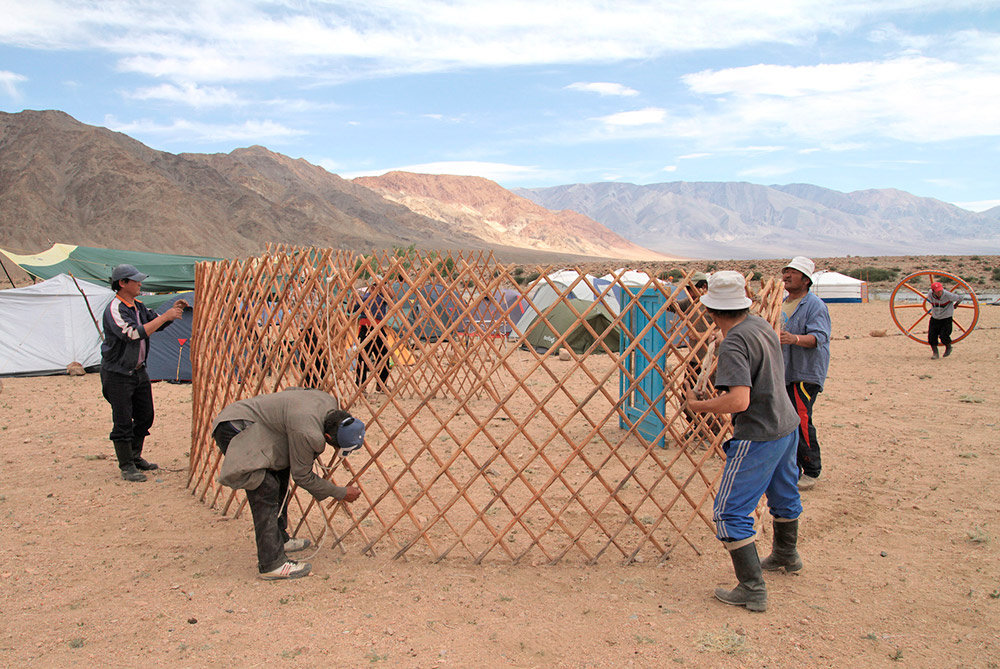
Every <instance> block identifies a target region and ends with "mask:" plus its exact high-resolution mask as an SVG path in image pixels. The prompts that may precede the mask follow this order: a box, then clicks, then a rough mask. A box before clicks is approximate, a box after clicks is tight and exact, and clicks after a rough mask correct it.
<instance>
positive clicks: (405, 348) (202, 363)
mask: <svg viewBox="0 0 1000 669" xmlns="http://www.w3.org/2000/svg"><path fill="white" fill-rule="evenodd" d="M539 272H540V278H539V279H537V280H536V281H534V282H531V283H529V284H527V285H524V286H523V287H522V286H518V284H517V283H516V282H515V281H514V279H515V277H514V276H513V275H511V274H510V272H509V269H508V268H507V267H505V266H504V265H502V264H500V263H498V262H497V261H496V260H495V259H494V258H493V257H492V255H490V254H487V253H482V252H471V253H470V252H465V253H446V254H437V253H421V252H414V251H412V250H411V251H404V252H400V251H396V252H388V251H387V252H379V253H375V254H373V255H370V256H361V255H357V254H355V253H349V252H341V251H331V250H318V249H292V248H285V247H274V248H270V249H269V250H268V252H267V253H265V254H264V255H263V256H262V257H260V258H252V259H250V260H246V261H226V262H216V263H203V264H199V266H198V269H197V287H196V291H197V293H198V300H197V307H196V309H195V316H194V325H193V333H194V335H193V337H192V367H193V376H194V379H193V384H194V399H193V402H194V406H193V417H194V418H193V433H192V448H191V457H190V474H189V482H188V485H189V488H190V489H191V490H192V492H193V493H194V494H195V495H196V496H197V497H198V498H199V499H201V500H203V501H205V502H206V503H208V504H210V505H212V506H213V507H215V508H219V509H220V510H221V511H222V512H223V513H227V514H233V515H236V516H238V515H240V514H241V512H242V511H243V510H244V507H245V504H246V499H245V496H244V495H243V493H242V491H234V490H231V489H229V488H226V487H224V486H221V485H219V484H218V483H217V482H216V480H215V479H216V476H217V474H218V468H219V465H220V461H221V457H222V456H221V453H220V452H219V451H218V449H217V448H216V447H215V445H214V442H213V441H212V440H211V437H210V434H209V432H210V426H211V422H212V419H213V418H214V416H215V415H216V414H218V412H219V411H220V410H221V409H222V408H223V407H224V406H226V405H227V404H229V403H230V402H233V401H235V400H238V399H241V398H244V397H249V396H253V395H257V394H260V393H269V392H276V391H279V390H282V389H284V388H287V387H291V386H307V387H314V388H320V389H323V390H325V391H327V392H330V393H332V394H335V395H336V396H337V397H338V398H340V400H341V401H342V403H343V405H344V406H345V407H347V408H349V410H350V411H351V412H352V413H353V414H354V415H356V416H358V417H359V418H361V419H362V420H364V421H365V422H366V423H367V425H368V432H367V437H366V444H365V448H364V449H362V450H360V451H358V452H356V453H354V454H352V455H351V456H350V457H349V458H348V459H336V460H334V458H333V457H332V449H328V451H327V453H326V454H324V456H323V457H321V459H320V462H319V465H321V466H324V467H325V468H326V469H325V471H326V476H327V477H328V478H329V479H330V480H332V481H334V482H335V483H337V484H338V485H347V484H348V483H350V484H352V485H357V486H359V487H360V488H361V490H362V497H361V498H360V499H359V500H358V501H357V502H355V503H354V504H343V503H339V502H335V501H330V500H326V501H324V502H322V503H317V502H316V501H315V500H314V499H313V498H312V497H311V496H310V495H309V494H308V493H307V492H305V491H300V490H298V489H296V488H294V487H293V490H292V494H291V498H290V502H289V531H290V532H291V533H292V534H293V535H297V536H307V537H310V538H312V539H313V540H314V541H319V542H321V543H322V545H324V546H332V547H335V548H338V549H339V550H356V551H363V552H372V553H374V552H377V551H389V552H390V553H391V554H392V555H393V556H394V557H403V556H421V557H423V558H425V559H433V560H441V559H443V558H445V557H447V556H450V555H451V556H454V555H465V556H468V558H469V559H472V560H473V561H475V562H477V563H478V562H480V561H482V560H484V559H491V560H493V559H501V560H509V561H512V562H519V561H521V560H530V561H531V562H539V561H542V562H556V561H559V560H561V559H563V558H565V557H567V556H574V557H575V558H576V559H584V560H586V561H597V560H598V559H600V558H601V557H602V556H603V555H605V554H606V553H607V552H609V550H610V552H611V553H613V554H619V555H621V556H622V558H623V559H624V561H625V562H631V561H655V560H663V559H666V558H667V556H669V555H670V553H671V551H672V550H673V548H674V547H675V546H677V545H679V544H682V543H683V544H687V545H689V546H690V547H691V548H693V549H694V550H695V551H696V552H699V553H700V551H701V549H700V546H701V545H703V544H704V542H705V541H706V540H710V539H711V537H712V532H713V525H712V521H711V501H712V498H713V495H714V491H715V488H716V485H717V482H718V479H719V477H720V475H721V462H722V459H721V458H722V453H721V448H720V447H721V444H722V442H723V441H724V440H725V439H726V438H727V437H728V433H729V431H730V425H729V423H728V418H723V419H721V420H720V419H719V418H717V417H711V416H704V415H702V416H692V415H686V414H685V412H684V410H683V408H682V404H683V397H684V394H685V392H686V390H687V388H688V387H689V386H690V385H691V384H692V383H693V382H694V377H695V376H696V373H695V374H693V373H692V371H693V370H697V368H698V366H699V365H700V361H701V360H702V359H703V358H704V355H705V351H706V350H707V347H708V342H709V339H710V338H711V337H712V335H713V333H714V326H712V325H711V324H710V323H709V322H708V321H703V320H701V318H702V316H701V311H700V308H699V307H697V306H696V307H694V308H691V307H689V306H688V305H687V303H685V302H684V301H683V300H682V299H681V298H683V296H685V295H687V294H688V292H689V291H690V290H693V289H692V288H691V287H690V284H689V279H682V280H680V281H679V282H678V283H677V284H671V283H666V282H661V281H656V280H653V281H651V282H650V283H649V284H648V285H647V286H645V287H635V286H631V287H630V286H626V285H625V284H624V283H623V282H622V281H621V280H620V279H618V280H615V281H613V282H612V283H611V284H610V285H608V284H605V283H603V282H593V281H591V279H590V278H588V277H586V276H584V275H581V276H579V278H578V279H576V280H575V281H574V283H573V284H572V285H569V286H565V285H561V284H559V285H556V284H554V283H552V281H551V280H550V279H548V278H547V277H548V270H545V269H541V268H540V269H539ZM541 284H549V285H551V286H552V287H553V289H554V290H555V291H556V292H557V293H558V294H559V295H560V296H563V297H565V296H567V295H569V294H570V293H571V292H573V293H575V294H577V295H579V294H581V293H591V294H592V295H596V296H597V299H596V300H594V301H593V302H590V301H584V302H573V303H571V304H572V305H574V306H571V307H570V309H571V310H572V313H574V314H576V315H577V316H579V317H580V325H579V326H578V327H579V328H583V330H582V334H583V336H582V337H577V336H576V335H573V337H574V342H575V345H576V346H577V347H578V348H580V349H581V350H579V351H575V350H573V349H572V348H569V347H567V346H565V342H566V341H567V337H568V336H570V333H571V331H567V332H566V334H563V335H562V336H560V337H559V339H558V340H557V341H556V342H555V345H554V346H553V347H552V348H549V349H548V350H547V351H545V352H537V351H536V349H535V348H531V347H526V346H522V344H523V343H524V342H525V341H526V339H525V338H526V337H527V336H528V335H529V334H530V333H531V331H532V330H533V329H534V328H535V327H541V326H542V324H548V323H549V320H548V319H549V318H550V317H552V318H554V316H553V314H554V313H555V311H554V310H555V305H551V306H546V305H543V304H542V303H538V304H536V303H535V301H534V298H533V295H536V294H537V291H536V288H537V287H538V286H539V285H541ZM365 287H367V288H368V289H369V290H371V291H382V294H383V295H385V296H388V297H389V300H388V303H389V306H388V310H387V313H386V314H385V318H383V319H382V320H381V322H380V323H379V324H378V325H377V326H375V328H374V329H373V330H372V331H371V332H370V334H369V336H368V337H367V338H366V339H365V340H364V341H358V332H359V329H358V319H359V317H361V316H364V315H366V313H367V309H368V308H369V307H368V306H365V305H367V304H369V303H370V302H364V301H361V300H359V299H358V292H357V291H358V290H359V289H362V288H365ZM501 289H508V290H509V289H515V290H516V291H517V292H518V295H517V296H516V297H517V298H519V300H514V301H506V302H505V301H504V300H503V299H502V296H501V293H500V292H499V291H500V290H501ZM643 290H645V292H646V295H648V294H649V292H650V291H656V292H658V293H659V294H660V295H661V296H662V303H661V304H660V306H659V311H657V312H656V313H648V312H647V313H644V314H643V315H644V318H643V319H640V320H641V321H642V322H644V323H645V325H644V326H643V329H642V331H639V332H630V331H628V329H627V327H626V325H625V323H626V319H625V317H624V314H625V313H627V312H628V310H629V309H632V310H635V309H640V310H643V309H644V307H642V305H640V304H639V301H638V299H637V298H636V295H638V294H639V293H640V292H642V291H643ZM781 296H782V290H781V286H780V284H778V283H777V282H775V281H769V282H767V283H766V284H763V285H761V287H760V290H759V292H758V293H757V295H756V296H755V303H756V306H755V310H756V311H758V312H759V313H761V314H762V315H764V316H765V318H767V319H768V320H769V321H770V322H771V323H772V324H773V325H776V324H777V322H778V318H779V313H780V302H781ZM520 300H523V301H522V302H520V304H521V305H526V306H527V307H528V308H529V309H534V310H535V311H536V312H538V314H539V317H538V318H537V319H535V321H534V323H533V324H532V325H530V326H524V330H523V331H522V330H521V329H519V328H518V320H519V311H520V308H519V305H518V301H520ZM560 301H563V300H562V299H560V300H557V302H556V304H558V302H560ZM359 302H360V303H361V304H362V306H361V308H360V310H357V309H358V304H359ZM602 305H603V308H604V309H606V310H607V314H609V315H610V317H611V320H610V321H609V320H608V319H607V318H604V319H603V320H602V319H600V318H597V319H591V318H590V317H591V316H593V315H594V314H595V313H596V312H597V311H599V310H601V309H602ZM665 312H670V313H672V314H674V316H673V319H674V320H673V322H672V323H671V329H670V331H662V332H660V335H661V336H662V339H663V340H664V341H666V342H667V343H666V344H665V345H664V348H663V350H662V351H645V350H643V349H642V341H643V340H644V337H645V336H646V335H648V334H649V333H650V331H651V329H652V328H660V329H661V330H662V328H661V326H660V322H662V319H660V316H661V315H662V314H663V313H665ZM632 313H635V311H633V312H632ZM553 329H555V330H558V328H556V327H555V326H553ZM684 333H689V334H684ZM577 334H581V332H580V331H578V332H577ZM376 337H381V338H382V341H383V342H384V343H385V345H386V349H385V350H387V351H388V355H385V354H384V353H385V351H383V352H382V353H383V354H382V355H375V354H373V353H372V351H376V352H377V351H378V349H377V347H373V346H372V344H373V343H374V342H375V338H376ZM620 342H621V343H623V344H624V348H622V346H621V345H620ZM560 349H562V350H563V351H564V353H563V354H562V359H561V356H560V355H559V351H560ZM636 352H639V353H642V354H643V355H644V356H646V357H647V358H649V359H652V360H655V364H654V365H653V366H650V367H646V368H644V369H629V365H627V364H625V361H626V360H627V359H629V356H630V355H632V354H635V353H636ZM567 353H568V358H567ZM376 358H378V359H376ZM633 358H634V355H633ZM387 361H391V363H390V367H389V374H388V382H387V384H386V387H383V386H382V385H381V383H380V381H379V380H378V370H379V366H380V365H384V364H386V363H387ZM706 362H707V361H706ZM362 364H364V365H368V366H370V367H372V368H373V369H372V373H371V374H370V377H369V380H368V381H367V383H366V385H365V387H364V388H361V387H359V385H358V374H357V367H358V365H362ZM649 374H659V375H661V376H662V377H663V380H664V381H663V383H662V387H663V389H664V390H663V392H664V393H665V400H666V401H665V403H664V402H657V401H656V400H657V398H656V397H649V396H646V392H647V391H645V390H644V388H645V387H647V385H646V384H644V383H643V380H644V379H645V378H646V375H649ZM640 396H641V399H642V402H641V404H642V406H645V407H649V408H647V409H646V410H645V413H644V414H643V416H640V417H639V418H646V417H648V415H649V414H650V413H655V414H657V418H658V420H659V422H660V423H662V430H661V431H660V433H659V434H658V435H656V438H650V436H649V435H647V436H643V434H641V433H640V432H639V431H638V430H637V429H636V423H637V422H638V420H639V418H636V416H635V412H634V411H633V412H632V413H631V415H630V414H629V412H627V411H626V410H625V409H626V408H627V405H629V403H631V402H634V400H635V399H636V398H637V397H640ZM660 406H665V407H666V409H665V410H662V409H660V408H656V407H660ZM661 412H662V415H659V414H660V413H661ZM657 442H659V443H660V444H661V445H656V444H657Z"/></svg>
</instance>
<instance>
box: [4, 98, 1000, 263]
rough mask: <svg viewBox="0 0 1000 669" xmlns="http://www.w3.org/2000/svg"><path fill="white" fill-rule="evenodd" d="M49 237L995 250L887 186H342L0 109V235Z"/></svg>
mask: <svg viewBox="0 0 1000 669" xmlns="http://www.w3.org/2000/svg"><path fill="white" fill-rule="evenodd" d="M53 242H63V243H70V244H84V245H91V246H106V247H117V248H125V249H135V250H150V251H162V252H172V253H193V254H199V255H217V256H223V257H240V256H246V255H251V254H257V253H259V252H260V251H261V250H262V249H263V248H264V245H265V244H266V243H267V242H276V243H288V244H294V245H311V246H323V247H333V248H342V249H353V250H357V251H368V250H371V249H373V248H392V247H406V246H410V245H415V246H417V247H420V248H428V249H491V250H493V251H494V252H495V253H497V255H498V256H499V257H500V258H501V259H502V260H505V261H516V262H520V263H525V264H528V263H544V264H549V263H552V264H566V263H579V262H583V261H587V260H593V259H595V258H598V257H600V258H620V259H628V260H632V261H657V260H667V259H669V258H671V257H673V258H676V257H685V256H689V257H699V258H718V259H724V258H773V257H783V256H789V255H794V254H799V253H803V254H808V255H813V256H817V257H829V256H845V255H888V254H920V253H939V254H955V253H987V254H991V253H997V250H998V249H1000V207H996V208H994V209H991V210H989V211H986V212H983V213H981V214H976V213H973V212H969V211H966V210H963V209H960V208H959V207H956V206H954V205H950V204H946V203H944V202H940V201H938V200H933V199H930V198H922V197H917V196H914V195H911V194H909V193H905V192H902V191H896V190H890V189H882V190H864V191H856V192H853V193H840V192H838V191H834V190H830V189H826V188H821V187H818V186H812V185H808V184H791V185H785V186H761V185H755V184H750V183H687V182H674V183H662V184H651V185H648V186H638V185H634V184H627V183H595V184H574V185H567V186H557V187H553V188H537V189H515V190H513V191H510V190H505V189H504V188H502V187H500V186H499V185H498V184H496V183H494V182H492V181H488V180H486V179H482V178H479V177H463V176H434V175H417V174H408V173H401V172H393V173H389V174H386V175H383V176H381V177H365V178H358V179H355V180H353V181H349V180H346V179H342V178H341V177H339V176H337V175H335V174H331V173H329V172H327V171H326V170H324V169H323V168H321V167H318V166H316V165H313V164H311V163H309V162H307V161H305V160H303V159H297V160H296V159H292V158H289V157H287V156H283V155H281V154H278V153H274V152H272V151H269V150H268V149H266V148H264V147H260V146H252V147H249V148H244V149H236V150H234V151H232V152H231V153H228V154H196V153H183V154H178V155H175V154H171V153H167V152H163V151H156V150H154V149H151V148H149V147H147V146H145V145H144V144H142V143H140V142H138V141H136V140H134V139H132V138H130V137H128V136H127V135H124V134H121V133H117V132H112V131H111V130H108V129H106V128H100V127H94V126H89V125H85V124H82V123H80V122H78V121H76V120H75V119H73V118H72V117H70V116H68V115H67V114H64V113H62V112H58V111H24V112H21V113H17V114H6V113H0V246H3V247H4V248H7V249H11V250H14V251H17V252H22V253H26V252H38V251H41V250H43V249H45V248H47V247H48V246H49V245H50V244H51V243H53Z"/></svg>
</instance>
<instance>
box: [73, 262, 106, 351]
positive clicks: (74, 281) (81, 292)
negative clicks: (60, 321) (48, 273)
mask: <svg viewBox="0 0 1000 669" xmlns="http://www.w3.org/2000/svg"><path fill="white" fill-rule="evenodd" d="M69 278H71V279H73V283H75V284H76V289H77V290H78V291H80V294H81V295H83V301H84V302H86V303H87V313H89V314H90V320H92V321H94V327H95V328H97V334H99V335H100V336H101V341H104V333H103V332H101V326H100V325H98V324H97V318H95V317H94V310H93V309H91V308H90V300H88V299H87V294H86V293H85V292H83V288H80V282H79V281H77V280H76V277H75V276H73V275H72V274H70V275H69Z"/></svg>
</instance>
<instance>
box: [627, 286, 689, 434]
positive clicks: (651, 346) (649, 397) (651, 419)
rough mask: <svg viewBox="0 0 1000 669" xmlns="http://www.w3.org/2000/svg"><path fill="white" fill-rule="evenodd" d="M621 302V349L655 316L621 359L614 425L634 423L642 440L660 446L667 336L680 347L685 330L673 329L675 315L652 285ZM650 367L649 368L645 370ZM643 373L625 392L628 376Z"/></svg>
mask: <svg viewBox="0 0 1000 669" xmlns="http://www.w3.org/2000/svg"><path fill="white" fill-rule="evenodd" d="M676 290H680V289H679V288H678V289H676ZM622 302H623V305H622V307H623V308H622V313H623V317H622V328H621V336H620V345H621V348H620V350H621V351H625V350H626V349H627V348H628V347H629V346H631V345H632V343H633V339H634V337H635V335H636V334H638V333H640V332H642V330H643V329H644V328H645V327H646V326H647V325H648V324H649V321H650V316H652V317H653V318H655V319H656V325H653V326H652V327H650V328H649V331H648V332H646V333H645V334H643V335H642V338H641V340H640V341H639V344H638V346H636V347H635V349H634V350H632V351H631V352H630V353H629V354H628V355H627V356H625V357H624V358H623V362H624V366H623V368H622V369H621V371H620V372H619V384H618V390H619V396H620V397H622V398H623V402H622V410H623V412H624V414H625V417H619V419H618V424H619V427H621V428H622V429H623V430H628V429H630V428H631V427H632V426H633V425H634V426H635V429H636V431H637V432H639V434H641V435H642V436H643V437H644V438H645V439H646V440H648V441H651V442H654V443H655V444H656V445H657V446H659V447H660V448H666V435H665V434H664V427H665V423H664V419H665V418H666V415H667V393H666V389H665V388H664V384H663V380H664V376H665V374H664V363H665V361H666V359H667V341H668V340H667V337H669V338H670V339H669V341H670V342H671V343H673V345H674V346H680V345H682V344H683V343H684V342H685V341H686V339H687V330H688V329H687V327H680V328H678V329H677V331H676V332H675V331H674V328H675V327H676V323H675V322H676V321H677V320H678V319H679V317H678V315H677V314H675V313H674V312H672V311H669V310H667V309H664V305H665V304H666V302H667V296H666V295H664V294H663V293H662V292H660V291H659V290H657V289H656V288H655V287H649V288H646V289H645V290H644V291H642V292H641V293H640V294H639V295H638V296H637V297H636V299H635V301H634V302H632V303H631V305H629V303H628V300H627V299H626V298H624V297H623V298H622ZM640 307H641V308H640ZM657 326H658V327H657ZM650 367H652V368H653V369H650V370H649V371H648V372H647V369H649V368H650ZM644 373H645V376H643V377H642V379H640V380H639V382H638V383H637V384H635V386H634V387H632V389H631V391H629V387H630V386H631V385H632V384H631V381H630V379H637V378H639V377H640V376H641V375H642V374H644ZM643 414H645V415H643ZM626 418H627V420H626Z"/></svg>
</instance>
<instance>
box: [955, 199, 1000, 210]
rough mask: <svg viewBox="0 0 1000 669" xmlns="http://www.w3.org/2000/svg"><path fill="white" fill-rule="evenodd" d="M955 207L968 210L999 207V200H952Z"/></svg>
mask: <svg viewBox="0 0 1000 669" xmlns="http://www.w3.org/2000/svg"><path fill="white" fill-rule="evenodd" d="M953 204H954V205H955V206H956V207H961V208H962V209H968V210H969V211H986V210H987V209H992V208H993V207H1000V200H979V201H977V202H954V203H953Z"/></svg>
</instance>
